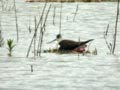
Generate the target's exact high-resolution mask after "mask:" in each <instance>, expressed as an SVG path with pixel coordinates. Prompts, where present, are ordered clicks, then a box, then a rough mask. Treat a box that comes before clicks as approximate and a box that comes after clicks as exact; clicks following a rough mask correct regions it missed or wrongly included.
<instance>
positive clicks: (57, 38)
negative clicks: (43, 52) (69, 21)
mask: <svg viewBox="0 0 120 90" xmlns="http://www.w3.org/2000/svg"><path fill="white" fill-rule="evenodd" d="M61 40H62V36H61V34H57V35H56V38H55V39H54V40H52V41H50V42H48V43H52V42H54V41H57V42H58V43H59V42H60V41H61Z"/></svg>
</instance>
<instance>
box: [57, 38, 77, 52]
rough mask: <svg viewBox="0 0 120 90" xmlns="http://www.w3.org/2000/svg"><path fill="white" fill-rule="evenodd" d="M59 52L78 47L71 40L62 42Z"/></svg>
mask: <svg viewBox="0 0 120 90" xmlns="http://www.w3.org/2000/svg"><path fill="white" fill-rule="evenodd" d="M59 45H60V48H59V49H60V50H73V49H75V48H76V47H78V46H79V43H78V42H76V41H72V40H62V41H61V42H60V43H59Z"/></svg>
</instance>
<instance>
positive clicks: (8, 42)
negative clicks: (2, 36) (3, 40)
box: [7, 39, 15, 56]
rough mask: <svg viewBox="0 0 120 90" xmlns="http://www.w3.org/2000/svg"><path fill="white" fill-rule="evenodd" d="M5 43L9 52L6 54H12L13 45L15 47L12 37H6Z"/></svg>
mask: <svg viewBox="0 0 120 90" xmlns="http://www.w3.org/2000/svg"><path fill="white" fill-rule="evenodd" d="M7 45H8V48H7V49H8V51H9V53H8V55H9V56H12V52H13V49H14V47H15V45H14V44H13V40H12V39H8V40H7Z"/></svg>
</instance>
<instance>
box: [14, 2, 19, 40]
mask: <svg viewBox="0 0 120 90" xmlns="http://www.w3.org/2000/svg"><path fill="white" fill-rule="evenodd" d="M13 2H14V10H15V24H16V31H17V42H18V41H19V31H18V17H17V12H16V2H15V0H13Z"/></svg>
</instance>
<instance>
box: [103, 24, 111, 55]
mask: <svg viewBox="0 0 120 90" xmlns="http://www.w3.org/2000/svg"><path fill="white" fill-rule="evenodd" d="M108 30H109V24H108V25H107V29H106V31H105V32H104V39H105V43H106V45H107V47H108V49H109V51H110V53H111V44H110V43H109V42H108V41H107V38H106V37H107V34H108Z"/></svg>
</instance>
